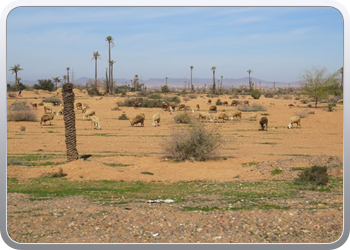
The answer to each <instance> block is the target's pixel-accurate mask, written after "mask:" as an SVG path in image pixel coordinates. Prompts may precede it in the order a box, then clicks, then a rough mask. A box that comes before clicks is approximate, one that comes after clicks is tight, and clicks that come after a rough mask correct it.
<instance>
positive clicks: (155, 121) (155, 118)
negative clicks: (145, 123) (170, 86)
mask: <svg viewBox="0 0 350 250" xmlns="http://www.w3.org/2000/svg"><path fill="white" fill-rule="evenodd" d="M152 121H153V123H152V126H153V127H157V125H159V123H160V113H159V112H157V113H156V114H154V115H153V117H152Z"/></svg>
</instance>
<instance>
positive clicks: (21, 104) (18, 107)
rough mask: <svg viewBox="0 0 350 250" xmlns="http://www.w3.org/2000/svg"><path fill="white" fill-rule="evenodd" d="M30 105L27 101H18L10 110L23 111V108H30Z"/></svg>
mask: <svg viewBox="0 0 350 250" xmlns="http://www.w3.org/2000/svg"><path fill="white" fill-rule="evenodd" d="M28 109H29V108H28V105H27V103H26V102H19V101H16V102H14V103H12V105H11V107H10V110H11V111H23V110H28Z"/></svg>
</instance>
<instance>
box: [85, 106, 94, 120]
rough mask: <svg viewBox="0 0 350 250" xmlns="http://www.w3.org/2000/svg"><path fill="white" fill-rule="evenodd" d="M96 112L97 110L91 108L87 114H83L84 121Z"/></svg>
mask: <svg viewBox="0 0 350 250" xmlns="http://www.w3.org/2000/svg"><path fill="white" fill-rule="evenodd" d="M94 114H95V110H93V109H89V110H88V111H86V112H85V114H84V116H83V121H85V118H88V117H89V116H92V115H94Z"/></svg>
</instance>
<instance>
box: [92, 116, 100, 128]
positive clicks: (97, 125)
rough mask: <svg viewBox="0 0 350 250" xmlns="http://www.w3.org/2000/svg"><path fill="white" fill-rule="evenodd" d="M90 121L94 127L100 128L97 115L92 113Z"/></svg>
mask: <svg viewBox="0 0 350 250" xmlns="http://www.w3.org/2000/svg"><path fill="white" fill-rule="evenodd" d="M91 123H92V124H93V125H94V127H96V128H97V129H98V130H101V125H100V120H99V119H98V117H97V116H95V115H93V116H91Z"/></svg>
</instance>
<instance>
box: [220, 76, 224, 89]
mask: <svg viewBox="0 0 350 250" xmlns="http://www.w3.org/2000/svg"><path fill="white" fill-rule="evenodd" d="M222 78H224V77H223V76H221V83H220V85H221V88H222Z"/></svg>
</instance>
